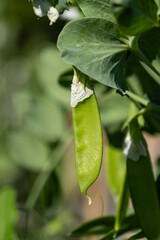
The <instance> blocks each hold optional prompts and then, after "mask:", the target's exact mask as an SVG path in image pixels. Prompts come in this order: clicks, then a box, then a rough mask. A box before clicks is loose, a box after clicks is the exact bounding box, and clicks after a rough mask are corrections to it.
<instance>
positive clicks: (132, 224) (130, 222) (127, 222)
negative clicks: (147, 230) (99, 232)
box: [101, 215, 139, 240]
mask: <svg viewBox="0 0 160 240" xmlns="http://www.w3.org/2000/svg"><path fill="white" fill-rule="evenodd" d="M136 229H139V224H138V221H137V218H136V216H135V215H130V216H128V217H126V218H125V219H124V220H123V223H122V225H121V228H120V229H119V230H118V231H115V229H113V230H111V231H110V232H108V234H107V235H106V236H105V237H103V238H101V240H112V239H115V238H117V237H119V236H121V235H123V234H125V233H127V232H130V231H133V230H136Z"/></svg>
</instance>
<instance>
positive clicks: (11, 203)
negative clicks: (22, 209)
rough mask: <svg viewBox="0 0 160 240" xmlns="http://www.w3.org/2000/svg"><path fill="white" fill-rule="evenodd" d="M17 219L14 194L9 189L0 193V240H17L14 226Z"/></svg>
mask: <svg viewBox="0 0 160 240" xmlns="http://www.w3.org/2000/svg"><path fill="white" fill-rule="evenodd" d="M17 217H18V211H17V208H16V196H15V192H14V190H13V189H11V188H4V189H2V190H1V191H0V219H1V220H0V239H1V240H7V239H9V240H17V237H16V235H15V230H14V229H15V224H16V221H17Z"/></svg>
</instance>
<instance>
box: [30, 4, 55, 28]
mask: <svg viewBox="0 0 160 240" xmlns="http://www.w3.org/2000/svg"><path fill="white" fill-rule="evenodd" d="M32 2H33V10H34V12H35V14H36V15H37V16H38V17H43V16H46V15H47V16H48V18H49V20H50V25H52V24H53V23H54V22H56V20H57V19H58V17H59V12H58V10H57V9H56V8H54V7H52V5H51V3H50V2H49V1H48V0H45V1H44V0H32Z"/></svg>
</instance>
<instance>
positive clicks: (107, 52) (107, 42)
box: [58, 18, 127, 91]
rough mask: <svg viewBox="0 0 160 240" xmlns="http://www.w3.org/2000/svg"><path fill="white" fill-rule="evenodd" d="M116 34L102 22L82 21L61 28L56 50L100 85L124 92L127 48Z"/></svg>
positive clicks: (106, 23)
mask: <svg viewBox="0 0 160 240" xmlns="http://www.w3.org/2000/svg"><path fill="white" fill-rule="evenodd" d="M117 35H118V32H117V30H116V25H115V24H113V23H111V22H108V21H107V20H105V19H98V18H82V19H78V20H74V21H71V22H70V23H69V24H67V25H66V26H65V27H64V28H63V30H62V32H61V33H60V35H59V39H58V48H59V49H60V52H61V55H62V57H63V59H64V60H65V61H66V62H67V63H69V64H72V65H74V66H75V67H77V68H78V69H79V70H80V71H81V72H83V73H85V74H86V75H88V76H89V77H91V78H93V79H95V80H97V81H98V82H100V83H102V84H104V85H107V86H110V87H113V88H117V89H119V90H121V91H124V89H125V83H124V80H123V79H122V75H123V63H124V61H125V57H126V52H127V46H126V45H125V44H123V43H121V42H120V41H119V40H117Z"/></svg>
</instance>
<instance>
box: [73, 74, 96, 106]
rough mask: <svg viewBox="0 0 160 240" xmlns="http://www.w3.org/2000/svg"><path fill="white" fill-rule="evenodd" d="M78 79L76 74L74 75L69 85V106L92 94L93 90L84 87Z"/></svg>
mask: <svg viewBox="0 0 160 240" xmlns="http://www.w3.org/2000/svg"><path fill="white" fill-rule="evenodd" d="M78 81H79V80H78V78H77V76H76V75H74V77H73V81H72V85H71V107H76V105H77V104H78V103H79V102H82V101H83V100H84V99H86V98H89V97H90V96H91V95H92V94H93V90H91V89H89V88H88V87H85V89H84V88H83V85H82V83H81V82H78Z"/></svg>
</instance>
